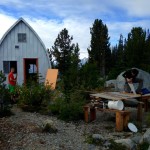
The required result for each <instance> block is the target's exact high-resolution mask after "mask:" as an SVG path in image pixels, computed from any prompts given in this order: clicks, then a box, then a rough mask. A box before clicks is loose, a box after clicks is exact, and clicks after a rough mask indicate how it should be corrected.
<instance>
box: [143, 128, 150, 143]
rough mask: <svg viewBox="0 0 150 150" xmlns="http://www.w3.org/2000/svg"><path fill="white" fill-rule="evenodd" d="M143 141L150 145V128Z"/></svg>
mask: <svg viewBox="0 0 150 150" xmlns="http://www.w3.org/2000/svg"><path fill="white" fill-rule="evenodd" d="M143 141H144V142H148V143H149V144H150V128H149V129H148V130H147V131H146V132H145V133H144V135H143Z"/></svg>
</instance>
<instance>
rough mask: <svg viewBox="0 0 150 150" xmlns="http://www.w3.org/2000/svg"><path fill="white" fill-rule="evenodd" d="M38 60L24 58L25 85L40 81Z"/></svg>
mask: <svg viewBox="0 0 150 150" xmlns="http://www.w3.org/2000/svg"><path fill="white" fill-rule="evenodd" d="M37 73H38V59H37V58H24V83H27V82H29V81H35V82H37V81H38V78H37Z"/></svg>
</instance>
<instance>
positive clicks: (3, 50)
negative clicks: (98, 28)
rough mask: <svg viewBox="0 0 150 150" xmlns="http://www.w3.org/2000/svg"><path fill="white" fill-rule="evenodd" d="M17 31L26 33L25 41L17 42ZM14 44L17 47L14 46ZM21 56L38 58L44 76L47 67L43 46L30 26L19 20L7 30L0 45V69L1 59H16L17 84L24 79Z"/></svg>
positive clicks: (40, 70) (1, 67) (1, 66)
mask: <svg viewBox="0 0 150 150" xmlns="http://www.w3.org/2000/svg"><path fill="white" fill-rule="evenodd" d="M18 33H26V35H27V42H25V43H23V42H18ZM15 45H18V46H19V48H18V49H17V48H15ZM23 58H38V67H39V68H38V69H39V73H40V74H41V75H42V76H43V77H44V78H45V76H46V71H47V69H48V68H49V62H48V61H49V60H48V57H47V56H46V52H45V47H44V46H43V44H42V43H41V41H40V40H39V38H38V37H37V36H36V34H35V33H34V32H33V31H32V30H31V28H29V27H28V26H27V25H26V24H25V23H24V22H23V21H20V22H19V23H18V24H17V25H16V26H14V28H12V30H11V31H10V32H8V34H7V35H6V36H5V38H4V40H3V41H2V43H1V45H0V61H1V63H0V70H3V61H17V70H18V83H19V84H22V83H23V80H24V76H23V74H24V68H23Z"/></svg>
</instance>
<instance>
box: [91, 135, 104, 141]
mask: <svg viewBox="0 0 150 150" xmlns="http://www.w3.org/2000/svg"><path fill="white" fill-rule="evenodd" d="M92 138H93V139H95V140H104V138H103V136H102V135H100V134H93V135H92Z"/></svg>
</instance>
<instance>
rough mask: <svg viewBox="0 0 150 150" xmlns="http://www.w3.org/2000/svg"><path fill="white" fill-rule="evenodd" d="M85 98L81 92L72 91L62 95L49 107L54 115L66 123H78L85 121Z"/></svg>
mask: <svg viewBox="0 0 150 150" xmlns="http://www.w3.org/2000/svg"><path fill="white" fill-rule="evenodd" d="M84 104H85V96H84V94H83V93H82V92H80V91H76V90H75V91H71V93H67V95H62V96H61V97H60V96H59V97H58V98H56V100H55V101H54V102H53V103H52V104H51V105H50V106H49V109H50V111H51V113H52V114H54V115H57V116H58V118H60V119H62V120H65V121H77V120H80V119H83V105H84Z"/></svg>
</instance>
